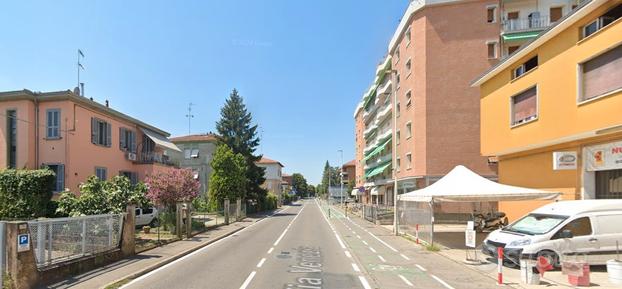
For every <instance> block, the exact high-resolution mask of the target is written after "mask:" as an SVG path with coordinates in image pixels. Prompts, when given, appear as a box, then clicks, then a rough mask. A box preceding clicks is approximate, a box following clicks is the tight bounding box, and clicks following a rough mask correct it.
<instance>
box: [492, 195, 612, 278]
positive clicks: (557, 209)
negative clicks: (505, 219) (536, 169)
mask: <svg viewBox="0 0 622 289" xmlns="http://www.w3.org/2000/svg"><path fill="white" fill-rule="evenodd" d="M616 240H617V241H618V242H619V243H620V246H621V248H622V200H614V199H609V200H581V201H559V202H555V203H551V204H548V205H545V206H543V207H541V208H538V209H536V210H534V211H533V212H531V213H529V214H528V215H526V216H524V217H522V218H520V219H519V220H517V221H515V222H513V223H512V224H510V225H508V226H507V227H505V228H503V229H498V230H496V231H493V232H492V233H490V234H489V235H488V237H487V238H486V239H485V240H484V244H483V248H482V252H483V253H484V254H486V255H489V256H494V257H495V258H496V257H497V248H498V247H502V248H503V252H504V256H505V259H506V260H510V261H512V262H516V264H519V259H532V260H535V259H537V258H538V256H544V257H546V258H547V259H548V260H549V262H550V263H551V264H554V265H555V266H559V265H560V260H561V261H563V260H580V261H587V262H588V263H589V264H591V265H602V264H605V263H606V262H607V260H611V259H615V257H616ZM621 253H622V252H621Z"/></svg>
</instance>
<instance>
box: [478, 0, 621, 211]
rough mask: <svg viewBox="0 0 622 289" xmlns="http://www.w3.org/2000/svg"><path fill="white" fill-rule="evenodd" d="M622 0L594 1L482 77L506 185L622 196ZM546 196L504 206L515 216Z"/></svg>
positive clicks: (487, 133) (491, 152)
mask: <svg viewBox="0 0 622 289" xmlns="http://www.w3.org/2000/svg"><path fill="white" fill-rule="evenodd" d="M621 4H622V1H620V0H616V1H602V0H601V1H597V0H593V1H587V2H585V3H582V4H581V5H579V6H578V7H577V8H576V9H575V10H573V11H572V12H571V14H569V15H567V16H566V17H564V18H562V19H560V21H558V22H557V23H555V24H554V25H553V26H551V27H549V28H548V29H547V30H546V31H545V32H544V33H543V34H541V35H539V36H538V37H537V38H536V39H535V40H534V41H532V42H531V43H529V44H527V45H526V46H525V47H522V48H520V49H519V50H517V51H516V52H515V53H514V54H512V55H511V56H510V57H508V58H507V59H505V60H504V61H503V62H501V63H500V64H499V65H497V66H495V67H494V68H493V69H491V70H489V71H488V72H486V73H485V74H484V75H482V76H481V77H479V78H478V79H476V80H475V82H474V83H473V85H474V86H479V88H480V91H481V153H482V154H483V155H486V156H495V157H498V159H499V180H500V181H501V182H502V183H506V184H511V185H518V186H525V187H532V188H541V189H548V190H554V191H559V192H562V193H563V195H562V198H563V199H572V200H574V199H606V198H622V114H621V113H620V112H622V73H620V72H621V71H622V37H621V35H622V20H621V19H620V18H621V16H622V6H621ZM541 205H542V202H512V203H500V209H501V210H504V211H505V212H506V213H508V215H509V216H510V218H517V217H519V216H521V215H522V214H524V213H526V212H528V211H530V210H532V209H534V208H536V207H538V206H541Z"/></svg>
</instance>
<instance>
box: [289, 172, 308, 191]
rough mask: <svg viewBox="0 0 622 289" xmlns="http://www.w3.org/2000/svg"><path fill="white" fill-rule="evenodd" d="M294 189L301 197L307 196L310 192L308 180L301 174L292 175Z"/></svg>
mask: <svg viewBox="0 0 622 289" xmlns="http://www.w3.org/2000/svg"><path fill="white" fill-rule="evenodd" d="M292 187H293V188H294V190H295V191H296V192H297V193H298V194H299V195H307V193H308V192H309V191H308V184H307V180H306V179H305V177H304V176H303V175H302V174H300V173H294V174H292Z"/></svg>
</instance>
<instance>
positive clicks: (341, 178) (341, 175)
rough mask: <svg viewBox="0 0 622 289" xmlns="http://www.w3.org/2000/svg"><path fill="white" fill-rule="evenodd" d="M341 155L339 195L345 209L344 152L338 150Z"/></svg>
mask: <svg viewBox="0 0 622 289" xmlns="http://www.w3.org/2000/svg"><path fill="white" fill-rule="evenodd" d="M337 151H338V152H340V153H341V167H340V168H339V178H340V181H339V195H340V196H341V207H343V150H337Z"/></svg>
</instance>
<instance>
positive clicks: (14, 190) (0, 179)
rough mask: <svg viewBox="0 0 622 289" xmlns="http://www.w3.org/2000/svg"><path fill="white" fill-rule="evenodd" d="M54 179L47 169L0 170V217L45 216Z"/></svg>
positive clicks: (26, 217) (23, 217) (24, 217)
mask: <svg viewBox="0 0 622 289" xmlns="http://www.w3.org/2000/svg"><path fill="white" fill-rule="evenodd" d="M55 179H56V176H55V175H54V172H53V171H51V170H48V169H42V170H4V171H2V172H0V219H5V218H10V219H31V218H38V217H43V216H46V215H47V213H48V207H49V203H50V200H51V199H52V191H53V190H54V181H55Z"/></svg>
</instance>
